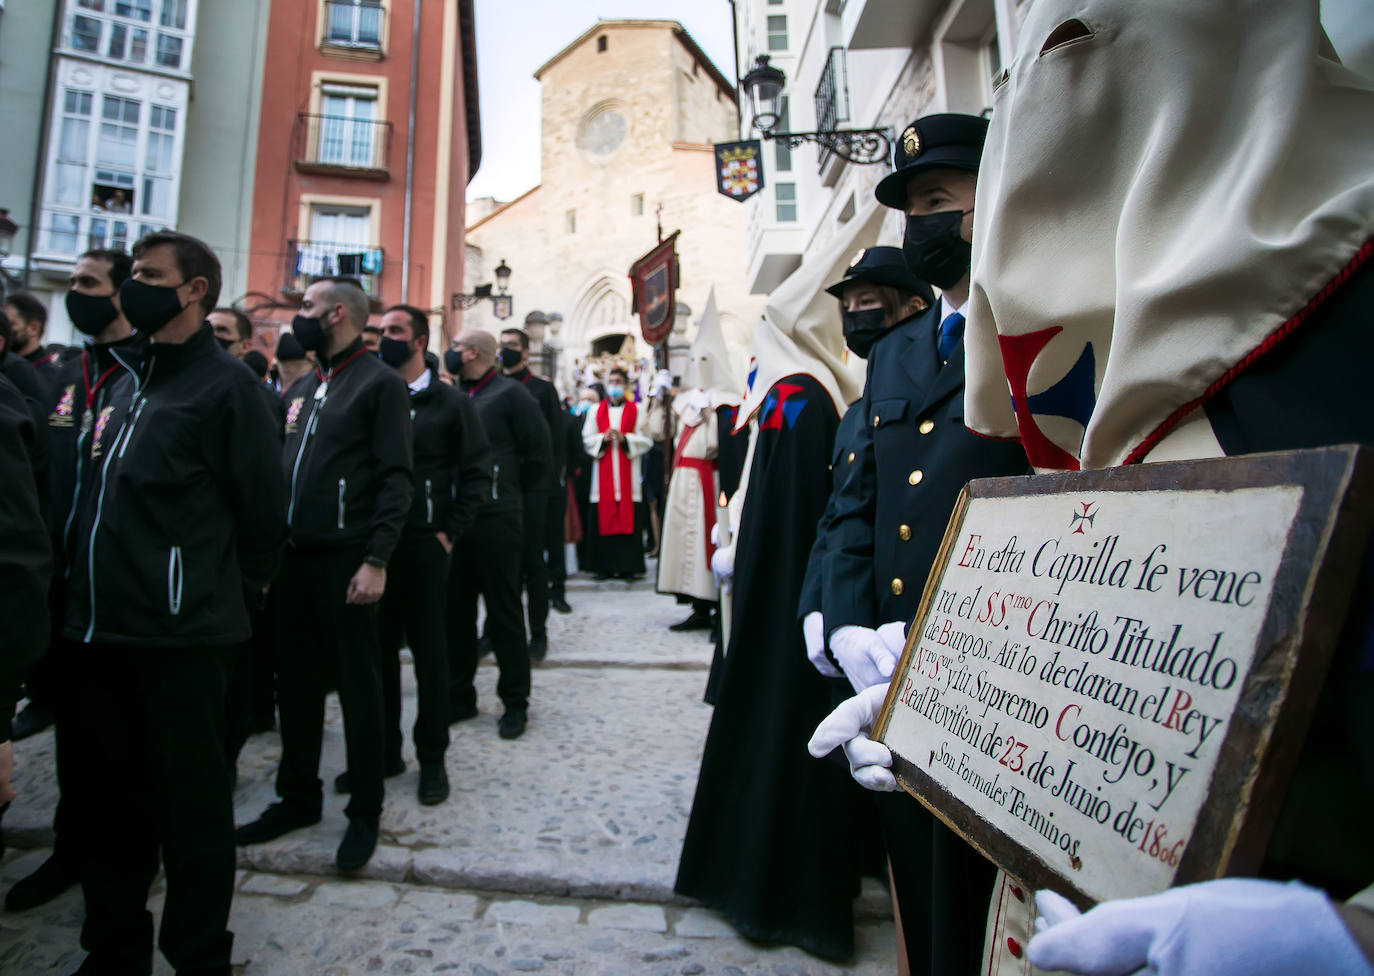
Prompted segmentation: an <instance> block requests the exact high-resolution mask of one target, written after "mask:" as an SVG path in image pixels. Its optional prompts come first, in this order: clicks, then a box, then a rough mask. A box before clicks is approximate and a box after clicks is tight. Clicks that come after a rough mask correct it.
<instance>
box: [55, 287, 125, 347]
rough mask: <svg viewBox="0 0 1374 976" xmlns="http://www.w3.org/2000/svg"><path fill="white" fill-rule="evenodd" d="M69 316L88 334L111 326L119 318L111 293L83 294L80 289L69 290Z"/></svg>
mask: <svg viewBox="0 0 1374 976" xmlns="http://www.w3.org/2000/svg"><path fill="white" fill-rule="evenodd" d="M67 318H69V319H71V320H72V325H74V326H76V327H77V328H78V329H80V330H81V331H82V332H83V333H85V334H86V335H88V336H93V335H96V334H97V333H99V332H102V331H104V330H105V329H106V328H108V327H109V325H110V323H111V322H113V321H114V320H115V319H117V318H119V309H117V308H115V303H114V299H113V297H112V296H110V295H83V294H81V292H79V291H69V292H67Z"/></svg>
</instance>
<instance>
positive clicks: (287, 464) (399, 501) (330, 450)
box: [282, 338, 415, 563]
mask: <svg viewBox="0 0 1374 976" xmlns="http://www.w3.org/2000/svg"><path fill="white" fill-rule="evenodd" d="M285 399H286V449H285V450H284V451H283V452H282V463H283V470H284V471H285V473H286V483H287V489H288V492H289V498H288V501H287V521H288V522H289V523H290V526H291V542H292V544H293V545H296V546H301V547H330V548H333V547H338V546H358V547H361V548H362V549H364V550H365V553H364V554H365V556H367V557H368V558H372V559H377V560H380V561H381V562H383V563H385V562H387V561H388V560H390V559H391V554H392V552H393V551H394V550H395V549H396V543H397V542H398V541H399V540H400V538H401V530H402V528H404V526H405V524H406V518H407V517H408V516H409V515H410V503H411V500H412V499H413V498H414V495H415V487H414V481H413V479H412V474H411V471H412V467H413V463H414V462H413V454H412V449H411V444H412V440H411V437H412V435H411V425H410V397H409V393H408V391H407V390H406V384H405V380H403V379H401V377H400V374H398V373H397V372H396V371H395V370H394V369H392V368H391V367H390V366H388V365H386V364H385V363H383V362H382V361H381V360H380V359H378V358H377V357H376V356H375V355H372V354H371V353H369V352H368V351H367V348H366V347H365V346H364V345H363V342H362V339H361V338H359V339H357V340H355V341H354V342H353V343H351V344H350V345H349V346H348V348H346V349H344V350H342V351H341V352H340V353H339V354H338V355H337V356H335V357H334V359H333V360H332V361H330V362H326V361H324V358H323V357H321V361H320V366H319V368H317V369H315V370H314V371H313V372H309V373H306V374H305V375H304V376H302V377H301V378H300V379H298V380H297V381H296V382H295V383H294V384H292V386H291V389H290V390H288V391H287V392H286V397H285Z"/></svg>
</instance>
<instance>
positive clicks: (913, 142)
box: [902, 125, 921, 157]
mask: <svg viewBox="0 0 1374 976" xmlns="http://www.w3.org/2000/svg"><path fill="white" fill-rule="evenodd" d="M902 149H904V150H905V151H906V154H907V156H909V157H910V156H915V155H916V154H917V153H918V152H920V151H921V137H920V136H919V135H917V134H916V126H914V125H909V126H907V127H906V131H905V132H903V133H902Z"/></svg>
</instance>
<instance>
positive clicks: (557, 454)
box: [510, 366, 567, 495]
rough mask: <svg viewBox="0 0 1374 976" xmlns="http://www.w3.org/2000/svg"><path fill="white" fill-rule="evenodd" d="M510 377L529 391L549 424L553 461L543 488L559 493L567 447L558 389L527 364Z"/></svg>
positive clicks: (561, 487) (561, 485)
mask: <svg viewBox="0 0 1374 976" xmlns="http://www.w3.org/2000/svg"><path fill="white" fill-rule="evenodd" d="M510 378H511V379H513V380H515V381H516V382H518V383H519V384H520V385H522V386H523V387H524V388H525V389H527V390H529V391H530V394H531V395H532V396H533V397H534V402H535V403H537V404H539V412H540V413H541V414H542V415H543V417H544V422H545V423H547V424H548V425H549V443H550V446H551V448H552V450H553V463H552V464H551V465H550V467H549V470H548V472H547V473H546V474H545V476H544V482H545V483H544V486H543V487H544V489H545V490H546V491H547V492H548V493H549V494H551V495H557V494H560V493H561V492H562V491H563V490H564V489H563V466H564V464H566V463H567V456H566V450H567V447H566V445H565V444H564V441H563V437H562V434H563V426H564V422H565V420H566V417H565V415H564V413H563V402H562V401H561V400H560V399H559V398H558V390H557V389H555V388H554V385H553V384H552V383H550V382H549V381H548V380H546V379H543V378H542V377H539V376H535V375H534V374H533V373H531V372H530V369H529V367H528V366H526V367H525V368H524V369H522V370H520V372H518V373H511V374H510Z"/></svg>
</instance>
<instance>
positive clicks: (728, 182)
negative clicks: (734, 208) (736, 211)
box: [715, 139, 763, 203]
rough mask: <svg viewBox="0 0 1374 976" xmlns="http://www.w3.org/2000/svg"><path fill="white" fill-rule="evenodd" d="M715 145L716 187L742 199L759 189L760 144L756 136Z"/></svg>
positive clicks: (728, 194) (760, 185)
mask: <svg viewBox="0 0 1374 976" xmlns="http://www.w3.org/2000/svg"><path fill="white" fill-rule="evenodd" d="M715 148H716V190H717V191H719V192H720V193H722V194H724V195H725V196H727V197H729V198H730V199H731V200H738V201H740V202H741V203H743V202H744V201H745V200H748V199H749V198H750V197H752V196H753V195H754V194H755V193H758V192H759V191H760V190H762V189H763V166H762V164H761V163H760V161H759V154H760V153H761V152H762V151H763V144H762V143H761V142H759V140H757V139H753V140H750V141H748V142H721V143H717V144H716V147H715Z"/></svg>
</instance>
